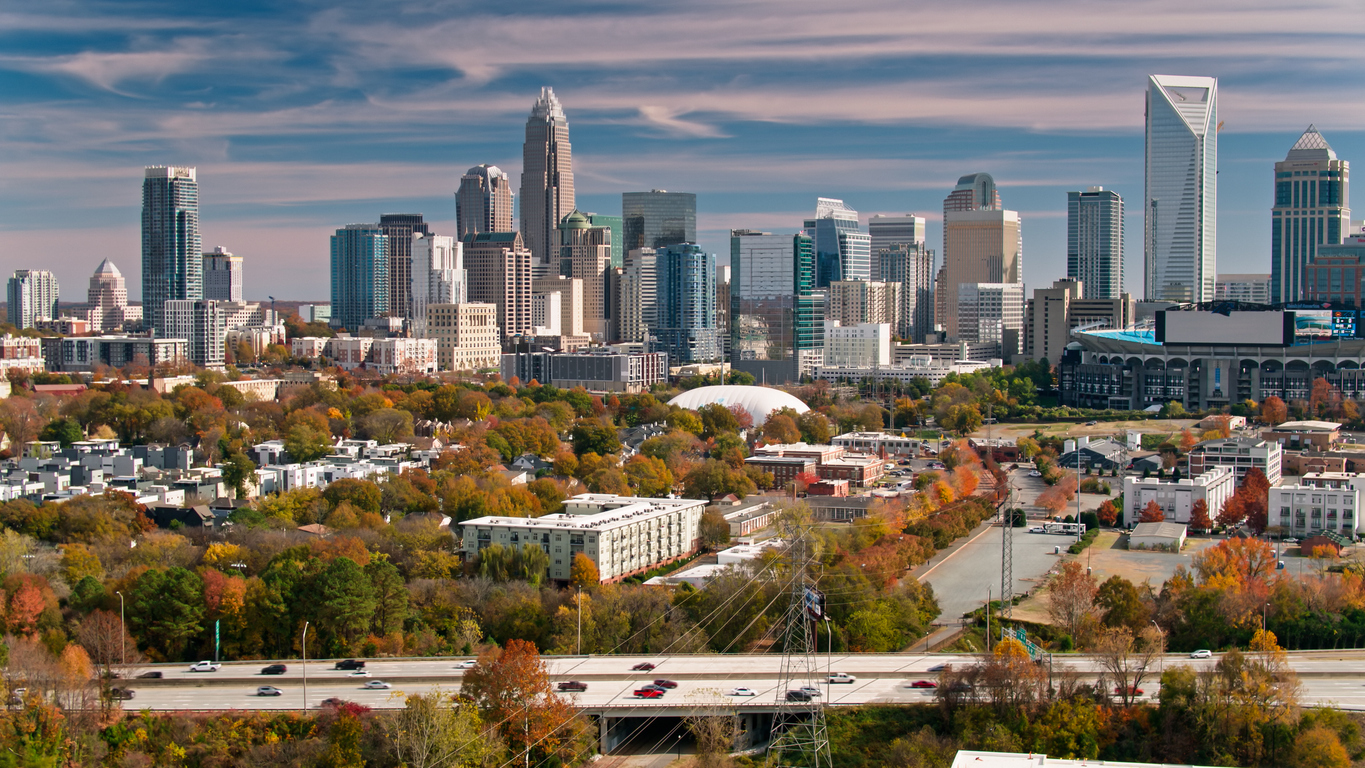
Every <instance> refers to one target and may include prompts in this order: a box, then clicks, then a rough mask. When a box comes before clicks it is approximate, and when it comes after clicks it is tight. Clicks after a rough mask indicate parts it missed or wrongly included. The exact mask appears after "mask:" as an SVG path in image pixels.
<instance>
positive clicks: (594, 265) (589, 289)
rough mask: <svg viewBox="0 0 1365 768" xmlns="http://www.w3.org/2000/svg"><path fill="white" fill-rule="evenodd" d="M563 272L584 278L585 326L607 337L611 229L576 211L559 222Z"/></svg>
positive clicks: (560, 265)
mask: <svg viewBox="0 0 1365 768" xmlns="http://www.w3.org/2000/svg"><path fill="white" fill-rule="evenodd" d="M559 235H560V246H559V270H558V271H559V274H561V275H564V276H566V277H572V278H575V279H578V280H582V281H583V329H584V330H585V331H586V332H587V333H589V334H591V335H592V336H593V337H594V338H595V339H598V340H606V337H607V324H608V321H609V320H610V319H611V304H610V302H609V301H608V295H609V294H608V293H607V288H608V279H607V270H608V269H610V268H611V230H610V229H609V228H607V227H594V226H593V225H592V222H590V221H588V217H587V216H585V215H583V214H582V213H580V212H578V211H573V212H571V213H570V214H569V215H567V216H565V217H564V220H563V221H562V222H560V224H559Z"/></svg>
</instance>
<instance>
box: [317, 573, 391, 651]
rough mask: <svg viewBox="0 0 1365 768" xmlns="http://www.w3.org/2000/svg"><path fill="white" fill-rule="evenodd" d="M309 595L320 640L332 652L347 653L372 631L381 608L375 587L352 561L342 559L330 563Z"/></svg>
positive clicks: (320, 574)
mask: <svg viewBox="0 0 1365 768" xmlns="http://www.w3.org/2000/svg"><path fill="white" fill-rule="evenodd" d="M308 592H309V595H308V607H309V608H310V609H311V611H310V612H311V613H312V615H313V617H314V619H315V621H314V626H316V627H317V632H318V639H319V640H320V641H321V642H322V644H323V647H324V648H325V649H326V650H327V651H328V652H330V653H333V654H336V655H341V654H343V653H345V652H346V650H347V649H348V648H349V647H350V645H351V643H353V642H355V641H356V640H357V639H359V638H361V637H363V636H364V635H365V634H366V633H367V632H368V631H369V628H370V623H371V621H372V620H373V618H374V615H375V608H376V607H377V606H376V601H375V597H374V586H373V584H371V583H370V579H369V578H368V577H367V576H366V575H365V572H364V571H363V570H362V569H361V567H360V566H359V565H357V564H356V562H355V561H354V560H352V559H351V558H349V557H338V558H336V559H334V560H332V562H330V563H328V564H327V567H326V568H324V569H323V570H322V572H321V573H319V574H318V575H317V576H316V577H315V578H314V579H313V583H312V584H311V588H310V589H309V590H308Z"/></svg>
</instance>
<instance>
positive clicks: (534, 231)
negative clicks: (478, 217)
mask: <svg viewBox="0 0 1365 768" xmlns="http://www.w3.org/2000/svg"><path fill="white" fill-rule="evenodd" d="M518 200H519V202H520V204H521V236H522V240H523V241H524V242H525V243H526V248H527V249H529V250H530V251H531V255H532V257H534V259H535V261H537V262H540V263H541V264H548V263H551V262H553V261H554V260H555V259H556V258H557V257H558V256H559V232H558V226H559V222H560V221H561V220H562V219H563V218H564V217H565V216H567V215H568V214H569V212H570V211H572V210H574V194H573V150H572V147H571V146H570V144H569V121H568V119H567V118H566V117H564V108H563V107H561V106H560V105H559V99H557V98H555V92H554V89H553V88H541V89H540V98H539V99H537V100H536V104H535V106H534V107H532V108H531V117H530V118H528V119H527V120H526V143H525V144H524V145H522V164H521V196H520V198H518ZM506 331H507V329H506V327H504V328H503V332H504V333H506Z"/></svg>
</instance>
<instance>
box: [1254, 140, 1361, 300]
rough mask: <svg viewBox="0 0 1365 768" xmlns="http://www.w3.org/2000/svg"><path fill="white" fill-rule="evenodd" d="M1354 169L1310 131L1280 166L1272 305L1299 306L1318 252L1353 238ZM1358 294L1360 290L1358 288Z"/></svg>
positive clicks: (1272, 225)
mask: <svg viewBox="0 0 1365 768" xmlns="http://www.w3.org/2000/svg"><path fill="white" fill-rule="evenodd" d="M1350 172H1351V166H1350V163H1348V162H1346V161H1345V160H1339V159H1337V153H1336V152H1335V151H1334V150H1333V149H1332V147H1331V145H1329V144H1328V143H1327V140H1326V139H1324V138H1323V137H1322V134H1321V133H1319V132H1318V129H1317V128H1315V127H1314V126H1311V125H1310V126H1308V130H1306V131H1304V132H1303V135H1302V136H1300V137H1299V140H1298V141H1296V142H1295V143H1294V146H1293V147H1291V148H1290V150H1289V154H1288V155H1286V156H1285V158H1284V160H1281V161H1280V162H1278V163H1275V207H1274V208H1272V209H1271V212H1270V216H1271V220H1270V301H1271V302H1272V303H1275V304H1279V303H1283V302H1290V301H1298V300H1299V299H1301V298H1305V297H1306V293H1307V292H1308V288H1307V286H1306V284H1305V282H1304V272H1305V268H1306V267H1307V265H1308V264H1310V263H1312V262H1313V257H1314V256H1316V255H1317V252H1318V247H1319V246H1321V245H1324V244H1327V245H1335V244H1337V243H1340V242H1341V240H1342V238H1343V237H1344V236H1345V235H1347V234H1348V233H1349V232H1350V227H1351V206H1350ZM1355 288H1356V289H1357V292H1358V289H1359V285H1358V284H1357V285H1356V286H1355Z"/></svg>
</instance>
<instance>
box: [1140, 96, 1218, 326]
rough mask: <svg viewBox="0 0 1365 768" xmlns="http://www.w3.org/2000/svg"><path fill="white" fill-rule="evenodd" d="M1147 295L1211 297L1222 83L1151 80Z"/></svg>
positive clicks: (1145, 219)
mask: <svg viewBox="0 0 1365 768" xmlns="http://www.w3.org/2000/svg"><path fill="white" fill-rule="evenodd" d="M1144 178H1145V183H1146V194H1145V195H1144V197H1143V200H1144V205H1143V233H1142V242H1143V254H1142V255H1143V298H1145V299H1146V300H1148V301H1194V302H1201V301H1211V300H1212V299H1213V287H1214V285H1213V284H1214V280H1215V275H1216V271H1217V270H1216V263H1215V261H1216V258H1217V252H1218V248H1217V240H1218V222H1217V219H1218V81H1217V80H1216V79H1214V78H1212V77H1182V76H1179V75H1152V76H1150V77H1149V78H1148V81H1147V151H1146V162H1145V172H1144Z"/></svg>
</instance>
